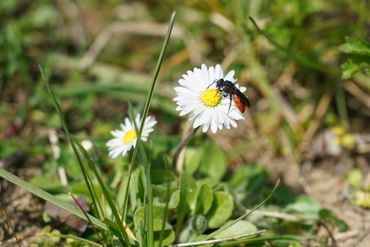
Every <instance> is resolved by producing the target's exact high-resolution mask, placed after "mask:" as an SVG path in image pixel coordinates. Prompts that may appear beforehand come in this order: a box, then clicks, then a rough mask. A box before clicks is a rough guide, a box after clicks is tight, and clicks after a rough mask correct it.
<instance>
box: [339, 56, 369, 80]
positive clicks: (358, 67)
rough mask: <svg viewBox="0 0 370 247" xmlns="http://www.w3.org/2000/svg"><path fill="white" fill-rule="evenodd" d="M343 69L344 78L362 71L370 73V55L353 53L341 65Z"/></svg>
mask: <svg viewBox="0 0 370 247" xmlns="http://www.w3.org/2000/svg"><path fill="white" fill-rule="evenodd" d="M341 69H342V78H343V79H348V78H350V77H351V76H352V75H353V74H355V73H357V72H360V71H364V72H365V73H367V74H370V57H365V56H360V55H352V56H350V58H349V59H348V60H347V61H346V62H345V63H344V64H342V65H341Z"/></svg>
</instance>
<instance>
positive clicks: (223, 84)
mask: <svg viewBox="0 0 370 247" xmlns="http://www.w3.org/2000/svg"><path fill="white" fill-rule="evenodd" d="M213 83H216V87H217V90H218V91H219V92H220V93H221V94H222V96H223V97H229V99H230V102H229V110H228V111H230V108H231V103H232V100H234V102H235V105H236V107H237V108H238V109H239V111H240V112H242V113H244V112H245V107H246V106H248V107H249V106H250V105H251V104H250V102H249V99H248V98H247V96H245V95H244V94H243V93H242V92H241V91H240V90H239V89H238V88H237V87H236V86H235V84H234V83H232V82H231V81H228V80H224V79H219V80H216V81H214V82H212V84H213ZM212 84H211V85H212ZM211 85H209V86H211ZM209 86H208V87H209Z"/></svg>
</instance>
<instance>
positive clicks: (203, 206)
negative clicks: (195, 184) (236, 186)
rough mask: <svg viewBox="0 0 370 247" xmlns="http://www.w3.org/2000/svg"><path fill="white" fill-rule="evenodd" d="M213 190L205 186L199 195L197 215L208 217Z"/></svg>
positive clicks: (201, 188)
mask: <svg viewBox="0 0 370 247" xmlns="http://www.w3.org/2000/svg"><path fill="white" fill-rule="evenodd" d="M212 201H213V190H212V188H211V187H210V186H208V185H207V184H203V185H202V186H201V187H200V189H199V191H198V194H197V199H196V204H195V210H194V212H195V214H202V215H206V214H207V213H208V211H209V209H210V208H211V206H212Z"/></svg>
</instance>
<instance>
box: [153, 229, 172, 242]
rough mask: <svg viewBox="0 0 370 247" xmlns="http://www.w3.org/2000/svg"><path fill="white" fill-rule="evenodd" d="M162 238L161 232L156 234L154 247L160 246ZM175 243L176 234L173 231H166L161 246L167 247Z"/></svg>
mask: <svg viewBox="0 0 370 247" xmlns="http://www.w3.org/2000/svg"><path fill="white" fill-rule="evenodd" d="M159 238H160V232H154V243H155V245H154V246H158V243H159ZM174 241H175V232H174V231H173V230H169V229H167V230H165V231H164V234H163V239H162V244H161V246H167V245H170V244H172V243H173V242H174Z"/></svg>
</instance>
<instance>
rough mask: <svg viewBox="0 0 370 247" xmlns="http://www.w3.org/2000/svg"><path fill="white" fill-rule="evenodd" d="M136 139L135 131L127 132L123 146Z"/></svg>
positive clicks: (123, 139)
mask: <svg viewBox="0 0 370 247" xmlns="http://www.w3.org/2000/svg"><path fill="white" fill-rule="evenodd" d="M134 139H136V131H135V129H130V130H128V131H126V133H125V136H124V137H123V138H122V142H123V144H127V143H128V142H129V141H132V140H134Z"/></svg>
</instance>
